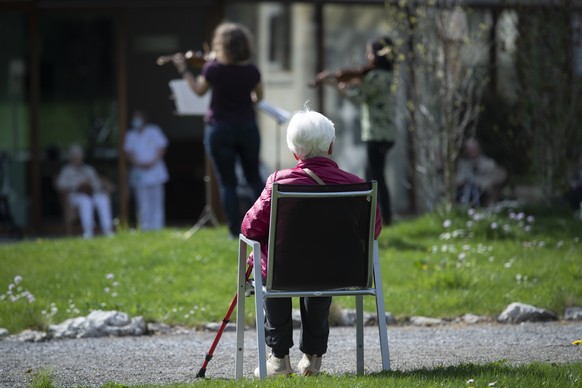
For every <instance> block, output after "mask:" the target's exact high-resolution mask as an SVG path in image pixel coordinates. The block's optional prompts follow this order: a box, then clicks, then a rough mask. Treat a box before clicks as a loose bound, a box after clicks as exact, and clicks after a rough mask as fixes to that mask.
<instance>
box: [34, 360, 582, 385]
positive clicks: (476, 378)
mask: <svg viewBox="0 0 582 388" xmlns="http://www.w3.org/2000/svg"><path fill="white" fill-rule="evenodd" d="M581 383H582V363H574V364H567V365H556V364H539V363H535V364H530V365H523V366H509V365H506V364H505V363H504V362H498V363H490V364H486V365H474V364H467V365H459V366H453V367H446V368H435V369H421V370H415V371H410V372H382V373H377V374H371V375H365V376H354V375H350V376H347V375H346V376H331V375H320V376H317V377H308V378H304V377H297V376H293V377H291V378H286V377H280V378H274V379H268V380H262V381H257V380H250V379H245V380H216V379H214V380H209V379H207V380H201V381H197V382H195V383H192V384H181V385H169V386H166V387H176V388H177V387H182V388H185V387H237V388H238V387H259V386H260V387H324V388H325V387H330V388H335V387H382V388H384V387H386V388H392V387H394V388H396V387H441V388H447V387H451V388H453V387H455V388H458V387H466V388H488V387H497V388H505V387H511V388H516V387H527V388H530V387H542V386H548V387H577V386H578V387H579V386H580V384H581ZM31 386H32V387H37V388H53V387H55V385H53V384H52V380H50V378H49V379H48V380H47V375H46V373H41V374H39V375H38V376H37V377H35V379H34V381H33V384H32V385H31ZM102 387H104V388H122V387H126V386H125V385H120V384H115V383H109V384H105V385H103V386H102ZM136 387H152V386H151V385H140V386H136Z"/></svg>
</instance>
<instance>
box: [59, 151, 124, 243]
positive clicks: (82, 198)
mask: <svg viewBox="0 0 582 388" xmlns="http://www.w3.org/2000/svg"><path fill="white" fill-rule="evenodd" d="M84 157H85V155H84V152H83V148H82V147H81V146H79V145H77V144H74V145H72V146H71V148H70V149H69V163H68V164H66V165H65V166H64V167H63V169H62V170H61V172H60V173H59V176H58V177H57V181H56V187H57V189H58V190H60V191H62V192H65V193H66V195H67V201H68V202H69V204H70V205H71V206H72V207H74V208H77V209H78V211H79V219H80V221H81V227H82V228H83V237H84V238H91V237H93V234H94V229H95V219H94V214H95V210H97V214H98V215H99V224H100V226H101V232H102V233H103V235H105V236H110V235H112V234H113V220H112V217H111V200H110V199H109V194H108V193H107V191H106V188H105V187H104V185H103V183H102V181H101V180H100V179H99V176H98V175H97V172H96V171H95V168H93V167H92V166H90V165H88V164H85V161H84Z"/></svg>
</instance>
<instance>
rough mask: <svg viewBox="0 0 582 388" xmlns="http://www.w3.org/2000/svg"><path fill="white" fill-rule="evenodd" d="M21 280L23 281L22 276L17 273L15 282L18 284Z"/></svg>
mask: <svg viewBox="0 0 582 388" xmlns="http://www.w3.org/2000/svg"><path fill="white" fill-rule="evenodd" d="M21 281H22V276H20V275H16V276H15V277H14V284H18V283H20V282H21Z"/></svg>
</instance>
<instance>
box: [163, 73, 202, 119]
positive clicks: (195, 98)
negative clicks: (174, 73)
mask: <svg viewBox="0 0 582 388" xmlns="http://www.w3.org/2000/svg"><path fill="white" fill-rule="evenodd" d="M169 85H170V89H171V90H172V93H173V94H174V98H175V99H174V103H175V104H176V113H177V114H178V115H181V116H204V115H205V114H206V112H207V111H208V106H209V105H210V92H207V93H206V94H204V95H203V96H199V95H197V94H196V93H194V91H193V90H192V88H190V85H188V81H186V80H183V79H174V80H171V81H170V83H169Z"/></svg>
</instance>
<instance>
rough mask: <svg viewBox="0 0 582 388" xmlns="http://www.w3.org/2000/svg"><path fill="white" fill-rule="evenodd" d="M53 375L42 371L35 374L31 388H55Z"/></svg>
mask: <svg viewBox="0 0 582 388" xmlns="http://www.w3.org/2000/svg"><path fill="white" fill-rule="evenodd" d="M53 379H54V378H53V373H51V372H49V371H46V370H41V371H38V372H36V373H34V375H33V378H32V381H31V383H30V388H55V387H56V386H55V385H54V383H53Z"/></svg>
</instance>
